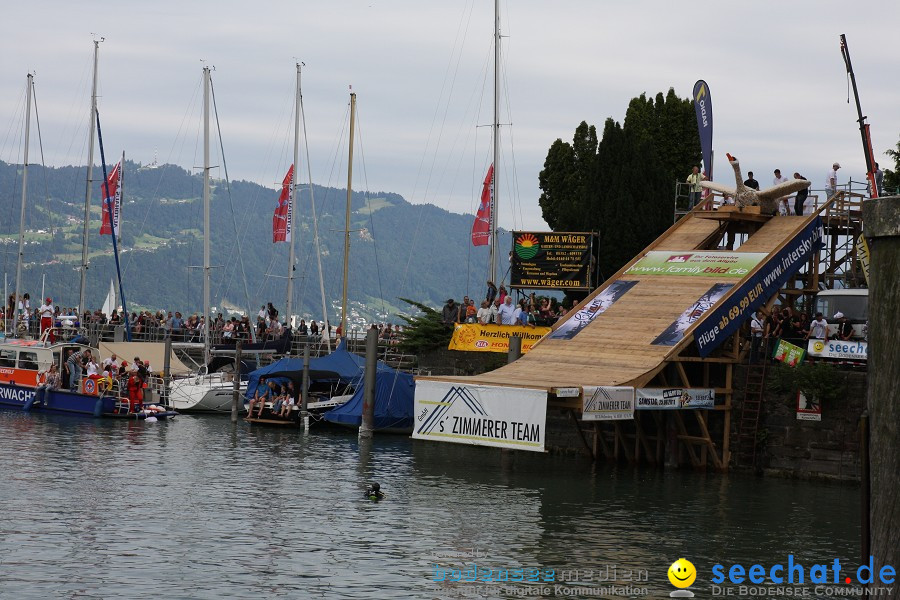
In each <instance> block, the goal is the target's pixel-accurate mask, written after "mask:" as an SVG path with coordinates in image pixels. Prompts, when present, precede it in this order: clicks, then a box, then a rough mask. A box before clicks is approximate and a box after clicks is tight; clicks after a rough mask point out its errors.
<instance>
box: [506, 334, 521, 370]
mask: <svg viewBox="0 0 900 600" xmlns="http://www.w3.org/2000/svg"><path fill="white" fill-rule="evenodd" d="M520 356H522V338H521V337H519V336H517V335H513V336H510V338H509V353H508V354H507V355H506V364H510V363H513V362H516V361H517V360H519V357H520Z"/></svg>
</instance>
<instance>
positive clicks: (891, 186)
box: [883, 142, 900, 196]
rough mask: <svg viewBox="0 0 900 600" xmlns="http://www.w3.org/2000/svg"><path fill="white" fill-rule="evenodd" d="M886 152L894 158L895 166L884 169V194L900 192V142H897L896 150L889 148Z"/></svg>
mask: <svg viewBox="0 0 900 600" xmlns="http://www.w3.org/2000/svg"><path fill="white" fill-rule="evenodd" d="M885 154H887V155H888V156H890V157H891V158H893V159H894V168H893V170H891V169H885V170H884V186H883V187H884V194H885V195H886V196H890V195H893V194H900V142H897V149H896V150H887V151H885Z"/></svg>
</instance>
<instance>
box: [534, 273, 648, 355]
mask: <svg viewBox="0 0 900 600" xmlns="http://www.w3.org/2000/svg"><path fill="white" fill-rule="evenodd" d="M635 284H637V281H622V280H619V281H613V282H612V283H611V284H609V285H608V286H607V287H606V289H604V290H603V291H602V292H600V293H599V294H597V295H596V296H594V297H593V298H591V299H590V301H589V302H588V303H587V304H585V305H584V306H582V307H581V308H580V309H578V312H576V313H575V314H574V315H571V316H570V317H569V318H568V319H566V320H565V321H564V322H563V324H562V325H560V326H559V327H558V328H557V329H556V330H555V331H554V332H553V333H551V334H550V335H549V336H547V339H550V340H571V339H572V338H573V337H575V336H576V335H578V332H580V331H581V330H582V329H584V328H585V327H587V326H588V325H590V324H591V321H593V320H594V319H595V318H597V317H598V316H600V315H602V314H603V313H604V312H606V309H608V308H609V307H610V306H612V305H613V304H615V303H616V300H618V299H619V298H621V297H622V296H624V295H625V293H626V292H627V291H628V290H630V289H631V288H633V287H634V286H635Z"/></svg>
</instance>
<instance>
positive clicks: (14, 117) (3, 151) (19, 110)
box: [0, 91, 25, 163]
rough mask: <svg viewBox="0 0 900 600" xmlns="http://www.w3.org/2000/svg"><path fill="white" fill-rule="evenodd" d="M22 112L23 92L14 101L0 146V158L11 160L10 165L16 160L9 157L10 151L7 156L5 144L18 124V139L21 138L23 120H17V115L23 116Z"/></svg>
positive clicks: (23, 103) (23, 109)
mask: <svg viewBox="0 0 900 600" xmlns="http://www.w3.org/2000/svg"><path fill="white" fill-rule="evenodd" d="M24 112H25V92H24V91H20V92H19V98H18V99H17V100H16V107H15V109H14V110H13V111H12V113H11V114H12V118H10V120H9V126H8V127H7V128H6V135H4V136H3V145H2V146H0V156H9V157H10V158H11V159H12V160H10V161H9V162H10V163H12V162H13V160H16V157H14V156H12V155H11V152H12V150H11V149H10V150H9V152H10V154H9V155H8V154H7V144H8V143H9V137H10V135H11V134H12V132H13V127H14V126H15V125H16V124H18V131H19V137H21V135H22V134H21V128H22V121H23V120H24V117H22V118H19V114H20V113H22V114H24Z"/></svg>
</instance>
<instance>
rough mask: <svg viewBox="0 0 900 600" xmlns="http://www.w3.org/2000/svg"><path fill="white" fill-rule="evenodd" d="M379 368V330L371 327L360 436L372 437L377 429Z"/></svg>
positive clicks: (367, 347)
mask: <svg viewBox="0 0 900 600" xmlns="http://www.w3.org/2000/svg"><path fill="white" fill-rule="evenodd" d="M377 368H378V330H377V329H374V328H371V327H370V328H369V330H368V332H366V373H365V377H364V383H363V385H364V388H363V410H362V421H361V422H360V424H359V437H360V438H370V437H372V432H373V431H374V430H375V371H376V369H377Z"/></svg>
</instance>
